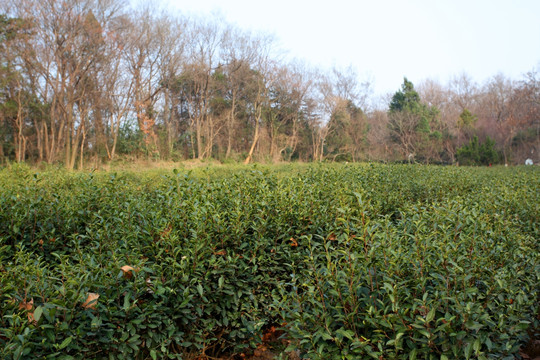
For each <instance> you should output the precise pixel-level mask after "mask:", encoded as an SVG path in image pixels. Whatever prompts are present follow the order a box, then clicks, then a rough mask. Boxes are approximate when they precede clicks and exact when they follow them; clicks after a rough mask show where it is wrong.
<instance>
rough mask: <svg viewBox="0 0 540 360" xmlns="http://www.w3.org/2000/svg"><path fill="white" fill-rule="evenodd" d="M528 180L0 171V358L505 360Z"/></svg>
mask: <svg viewBox="0 0 540 360" xmlns="http://www.w3.org/2000/svg"><path fill="white" fill-rule="evenodd" d="M539 206H540V169H538V168H536V167H516V168H502V167H501V168H464V167H434V166H433V167H429V166H407V165H379V164H361V165H317V164H314V165H281V166H276V167H264V166H246V167H234V168H227V167H224V168H223V167H215V168H207V169H199V170H194V171H192V172H188V171H184V170H179V171H174V172H172V171H169V172H165V171H161V172H148V171H145V172H141V173H136V172H119V173H105V172H96V173H90V172H87V173H67V172H63V171H53V170H46V171H43V172H38V171H37V170H32V169H29V168H26V167H24V166H12V167H10V168H6V169H3V170H0V358H2V359H27V358H39V359H82V358H85V359H102V358H103V359H165V358H170V359H212V358H231V359H234V358H241V357H240V355H239V354H241V353H245V354H249V353H250V349H253V348H254V347H255V346H256V345H257V344H258V343H260V342H261V337H262V334H263V332H264V331H265V330H266V329H268V328H269V327H270V326H275V327H280V328H282V329H283V331H284V335H283V336H284V338H286V339H287V341H288V344H289V345H288V348H289V349H283V351H284V353H285V350H287V351H291V350H295V351H296V352H297V354H299V356H300V358H304V359H369V358H373V359H515V358H520V356H519V352H520V349H522V348H523V347H525V346H526V344H527V343H528V342H529V341H530V339H531V338H534V337H535V336H538V332H539V331H540V330H539V322H540V319H539V297H540V287H539V284H540V241H539V239H540V228H539V227H540V222H539V221H538V219H539V218H540V216H539ZM282 357H283V358H286V355H282Z"/></svg>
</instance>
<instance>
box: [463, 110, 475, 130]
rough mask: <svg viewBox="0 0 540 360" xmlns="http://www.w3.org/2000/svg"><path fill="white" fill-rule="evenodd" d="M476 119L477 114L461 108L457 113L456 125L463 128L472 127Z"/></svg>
mask: <svg viewBox="0 0 540 360" xmlns="http://www.w3.org/2000/svg"><path fill="white" fill-rule="evenodd" d="M477 121H478V116H476V115H474V114H473V113H471V112H470V111H469V110H468V109H463V112H462V113H461V114H460V115H459V120H458V126H459V128H460V129H463V130H467V129H472V128H473V127H474V124H476V122H477Z"/></svg>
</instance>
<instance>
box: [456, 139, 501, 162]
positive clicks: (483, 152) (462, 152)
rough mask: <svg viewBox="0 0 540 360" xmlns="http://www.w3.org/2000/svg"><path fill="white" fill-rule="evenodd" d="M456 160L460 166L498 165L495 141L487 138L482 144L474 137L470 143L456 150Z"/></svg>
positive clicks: (498, 157)
mask: <svg viewBox="0 0 540 360" xmlns="http://www.w3.org/2000/svg"><path fill="white" fill-rule="evenodd" d="M456 155H457V159H458V161H459V163H460V164H462V165H492V164H498V163H499V161H500V158H501V157H500V155H499V153H498V152H497V149H495V141H493V140H491V139H490V138H489V137H487V138H486V140H485V141H484V142H483V143H480V142H479V141H478V136H474V137H473V138H472V139H471V141H470V142H469V143H468V144H466V145H463V146H462V147H460V148H459V149H458V150H457V154H456Z"/></svg>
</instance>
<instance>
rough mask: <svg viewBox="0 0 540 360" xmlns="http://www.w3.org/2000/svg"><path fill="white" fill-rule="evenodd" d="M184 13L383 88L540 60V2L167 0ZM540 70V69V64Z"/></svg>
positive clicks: (513, 71) (513, 73) (518, 71)
mask: <svg viewBox="0 0 540 360" xmlns="http://www.w3.org/2000/svg"><path fill="white" fill-rule="evenodd" d="M162 1H164V2H168V3H169V4H170V5H169V6H171V8H175V9H178V10H179V11H181V12H182V13H184V14H194V15H203V16H204V15H205V14H211V13H212V12H219V13H221V15H222V16H223V17H224V18H225V19H226V20H228V21H230V22H232V23H234V24H237V25H238V26H239V27H240V28H244V29H251V30H255V31H264V32H268V33H272V34H275V35H276V38H277V39H278V41H279V45H280V47H281V48H283V49H284V50H286V51H288V53H289V55H290V56H292V57H297V58H301V59H304V60H305V61H306V62H307V63H309V64H312V65H315V66H320V67H322V68H330V67H331V66H332V65H334V64H335V65H337V66H340V67H346V66H348V65H352V66H353V67H354V68H355V69H356V70H357V72H358V74H359V75H360V77H361V78H360V79H359V80H365V79H368V78H370V79H371V80H372V81H373V85H374V90H375V94H383V93H386V92H392V93H393V92H395V91H396V90H398V89H399V87H400V85H401V83H402V82H403V77H404V76H407V78H409V80H411V81H412V82H413V83H415V84H417V83H419V82H421V81H422V80H424V79H426V78H431V79H435V80H439V81H441V82H442V83H446V82H447V80H448V79H449V78H451V77H452V76H454V75H457V74H459V73H462V72H466V73H467V74H469V75H470V76H471V77H472V78H473V79H474V80H476V81H478V82H483V81H484V80H486V79H487V78H489V77H491V76H494V75H496V74H497V73H499V72H501V73H503V74H504V75H506V76H509V77H511V78H514V79H518V78H521V76H522V75H523V74H524V73H526V72H528V71H530V70H532V69H533V68H538V67H539V66H540V0H325V1H322V0H268V1H257V0H162ZM538 70H540V69H538Z"/></svg>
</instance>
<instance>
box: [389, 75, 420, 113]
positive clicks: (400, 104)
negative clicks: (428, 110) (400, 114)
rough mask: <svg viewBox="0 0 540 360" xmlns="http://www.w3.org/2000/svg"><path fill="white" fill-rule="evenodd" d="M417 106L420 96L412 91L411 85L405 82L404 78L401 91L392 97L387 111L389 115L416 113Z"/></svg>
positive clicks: (407, 81) (412, 86)
mask: <svg viewBox="0 0 540 360" xmlns="http://www.w3.org/2000/svg"><path fill="white" fill-rule="evenodd" d="M419 104H420V95H418V93H417V92H416V90H414V85H413V83H412V82H410V81H409V80H407V78H404V79H403V84H402V85H401V90H398V91H397V92H396V93H395V94H394V96H392V101H391V102H390V107H389V110H390V112H391V113H392V112H396V111H410V112H417V109H418V107H419Z"/></svg>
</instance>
